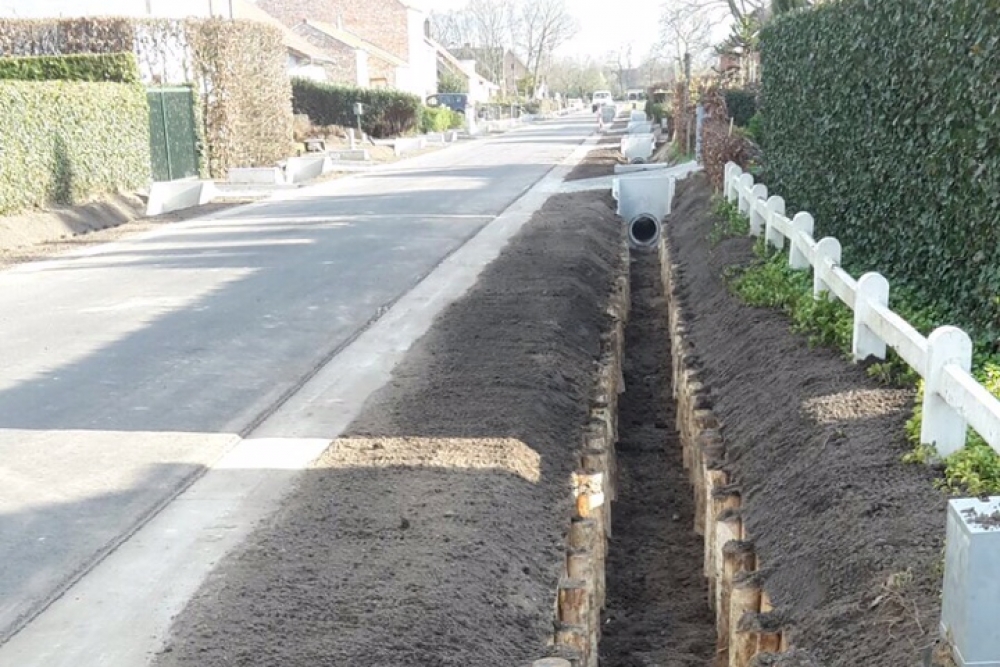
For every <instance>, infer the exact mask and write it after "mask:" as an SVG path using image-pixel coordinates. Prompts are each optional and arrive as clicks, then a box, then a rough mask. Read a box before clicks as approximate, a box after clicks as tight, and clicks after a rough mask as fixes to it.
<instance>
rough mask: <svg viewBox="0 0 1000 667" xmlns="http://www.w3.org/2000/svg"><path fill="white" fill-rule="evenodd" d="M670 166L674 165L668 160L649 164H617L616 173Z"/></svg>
mask: <svg viewBox="0 0 1000 667" xmlns="http://www.w3.org/2000/svg"><path fill="white" fill-rule="evenodd" d="M670 168H672V165H669V164H667V163H666V162H649V163H647V164H616V165H615V173H616V174H634V173H638V172H646V171H660V170H663V169H670Z"/></svg>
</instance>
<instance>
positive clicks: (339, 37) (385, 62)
mask: <svg viewBox="0 0 1000 667" xmlns="http://www.w3.org/2000/svg"><path fill="white" fill-rule="evenodd" d="M293 31H294V32H295V34H297V35H299V36H300V37H302V38H303V39H305V40H307V41H308V42H309V43H310V44H312V45H314V47H315V48H318V49H320V50H321V51H323V52H324V53H326V54H327V55H328V56H329V58H330V60H331V61H332V62H331V64H329V65H327V67H326V69H327V72H328V73H329V74H330V79H331V80H332V81H335V82H337V83H343V84H347V85H352V86H361V87H362V88H396V87H397V83H398V81H399V78H400V70H404V71H405V69H406V67H407V63H406V61H405V60H403V59H402V58H399V57H397V56H395V55H393V54H391V53H389V52H388V51H385V50H384V49H381V48H379V47H378V46H376V45H374V44H372V43H371V42H368V41H366V40H364V39H362V38H361V37H359V36H357V35H355V34H353V33H350V32H348V31H346V30H344V29H343V28H342V27H338V26H332V25H330V24H328V23H323V22H322V21H312V20H305V21H302V22H301V23H299V24H297V25H296V26H295V28H293Z"/></svg>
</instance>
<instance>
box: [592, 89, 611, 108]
mask: <svg viewBox="0 0 1000 667" xmlns="http://www.w3.org/2000/svg"><path fill="white" fill-rule="evenodd" d="M614 103H615V98H614V96H613V95H612V94H611V91H610V90H598V91H597V92H595V93H594V94H593V95H591V96H590V110H591V111H593V112H594V113H597V110H598V109H600V108H601V107H602V106H604V105H605V104H614Z"/></svg>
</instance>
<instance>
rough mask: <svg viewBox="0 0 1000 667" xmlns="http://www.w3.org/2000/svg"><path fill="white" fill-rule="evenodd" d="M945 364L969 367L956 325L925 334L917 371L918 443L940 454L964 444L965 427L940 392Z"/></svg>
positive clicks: (964, 339) (965, 340)
mask: <svg viewBox="0 0 1000 667" xmlns="http://www.w3.org/2000/svg"><path fill="white" fill-rule="evenodd" d="M860 292H861V283H860V281H859V282H858V293H859V294H860ZM856 308H857V304H855V309H856ZM949 365H955V366H958V367H959V368H960V369H962V370H963V371H966V372H968V371H970V370H971V369H972V339H971V338H969V334H967V333H965V332H964V331H962V330H961V329H959V328H958V327H950V326H945V327H939V328H937V329H935V330H934V331H932V332H931V335H930V336H928V337H927V367H926V368H924V369H923V373H921V375H923V376H924V402H923V416H922V420H921V422H920V442H921V443H923V444H925V445H933V446H934V447H936V448H937V451H938V454H940V455H941V456H943V457H944V456H949V455H951V454H954V453H955V452H957V451H958V450H960V449H962V447H964V446H965V434H966V431H967V428H968V425H967V424H966V422H965V419H964V418H963V417H962V415H960V414H959V413H958V412H957V411H956V410H955V409H954V408H952V407H951V406H950V405H948V402H947V401H945V399H944V397H943V396H942V395H941V393H940V390H941V376H942V375H943V373H944V368H945V366H949Z"/></svg>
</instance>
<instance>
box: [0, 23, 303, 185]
mask: <svg viewBox="0 0 1000 667" xmlns="http://www.w3.org/2000/svg"><path fill="white" fill-rule="evenodd" d="M122 52H131V53H134V54H135V56H136V59H137V62H138V66H139V72H140V75H141V78H142V80H143V81H144V82H145V83H147V84H154V85H192V86H193V88H194V90H196V91H205V92H206V94H203V95H199V102H200V104H201V108H200V109H199V120H200V124H201V127H200V128H199V129H200V131H201V137H202V138H203V139H204V145H203V146H202V148H203V157H204V158H205V159H204V165H203V169H204V170H205V171H206V172H207V174H208V175H210V176H213V177H221V176H224V175H225V174H226V172H227V170H228V169H229V168H230V167H247V166H269V165H274V164H275V163H277V162H278V161H279V160H282V159H284V158H285V157H287V156H288V155H290V154H291V152H292V150H293V145H292V105H291V88H290V85H289V80H288V75H287V72H286V62H287V58H288V53H287V49H286V47H285V44H284V38H283V36H282V33H281V31H280V30H279V29H278V28H275V27H273V26H270V25H266V24H263V23H259V22H256V21H244V20H235V21H230V20H223V19H218V18H216V19H194V18H192V19H145V18H136V19H131V18H76V19H35V20H27V19H0V56H55V55H75V54H113V53H122Z"/></svg>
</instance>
